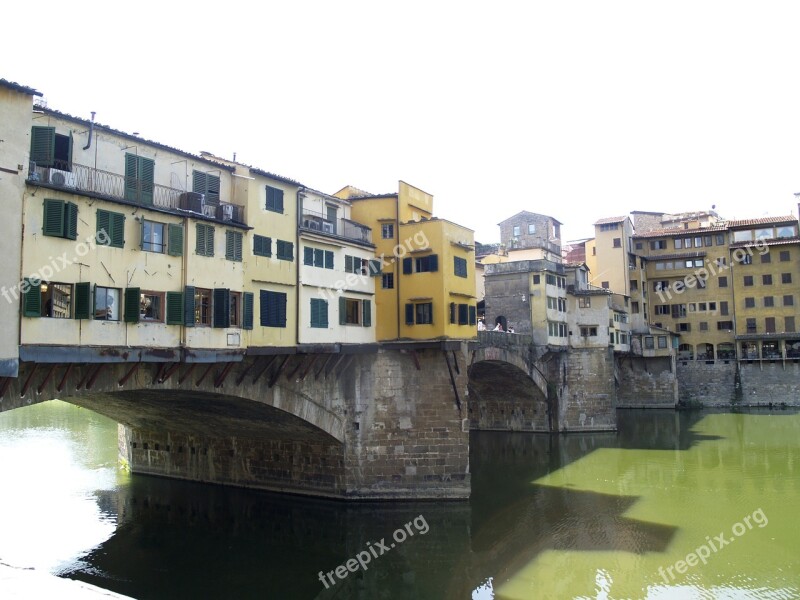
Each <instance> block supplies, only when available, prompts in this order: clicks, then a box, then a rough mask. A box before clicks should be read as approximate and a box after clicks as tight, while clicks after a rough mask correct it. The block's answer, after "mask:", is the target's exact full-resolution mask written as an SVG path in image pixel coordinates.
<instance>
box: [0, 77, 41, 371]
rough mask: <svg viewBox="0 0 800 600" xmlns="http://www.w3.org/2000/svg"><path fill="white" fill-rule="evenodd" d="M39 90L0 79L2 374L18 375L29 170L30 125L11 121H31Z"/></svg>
mask: <svg viewBox="0 0 800 600" xmlns="http://www.w3.org/2000/svg"><path fill="white" fill-rule="evenodd" d="M41 95H42V94H41V93H39V92H37V91H36V90H34V89H32V88H29V87H26V86H23V85H19V84H16V83H13V82H10V81H6V80H5V79H0V123H4V124H9V126H4V127H3V129H2V131H3V134H2V137H3V141H2V142H0V198H3V200H4V202H3V205H4V206H3V220H2V222H1V223H0V256H2V257H3V268H2V269H0V295H2V296H3V300H2V301H0V322H2V323H3V328H2V332H0V377H16V376H17V373H18V367H19V318H18V316H19V300H18V298H19V293H20V278H21V273H20V269H19V264H20V258H21V251H22V228H21V227H20V224H21V223H22V203H21V202H18V201H16V199H17V198H22V197H23V194H24V193H25V176H26V173H27V171H28V153H29V147H30V128H29V127H24V126H22V127H20V126H10V124H20V123H30V120H31V110H32V107H33V99H34V98H35V97H40V96H41Z"/></svg>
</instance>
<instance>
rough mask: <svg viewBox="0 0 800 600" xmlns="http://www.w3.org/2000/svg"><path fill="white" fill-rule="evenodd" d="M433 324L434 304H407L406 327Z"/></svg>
mask: <svg viewBox="0 0 800 600" xmlns="http://www.w3.org/2000/svg"><path fill="white" fill-rule="evenodd" d="M432 323H433V303H432V302H420V303H417V304H406V325H414V324H417V325H431V324H432Z"/></svg>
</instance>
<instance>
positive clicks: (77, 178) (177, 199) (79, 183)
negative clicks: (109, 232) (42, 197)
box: [28, 161, 244, 224]
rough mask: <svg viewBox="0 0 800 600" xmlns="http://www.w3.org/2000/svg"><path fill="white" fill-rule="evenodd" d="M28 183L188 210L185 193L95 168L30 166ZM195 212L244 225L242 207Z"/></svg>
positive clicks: (223, 204)
mask: <svg viewBox="0 0 800 600" xmlns="http://www.w3.org/2000/svg"><path fill="white" fill-rule="evenodd" d="M28 181H30V182H41V183H45V184H48V185H51V186H54V187H59V188H64V189H65V190H74V191H76V192H79V193H80V192H83V193H90V194H97V195H99V196H104V197H107V198H110V199H112V200H113V199H116V200H125V201H127V202H133V203H135V204H139V205H141V206H151V207H154V208H160V209H165V210H171V211H175V212H179V211H180V212H181V213H182V214H184V213H185V211H186V210H189V207H188V206H187V203H186V201H185V197H186V192H185V191H184V190H179V189H175V188H170V187H167V186H164V185H159V184H157V183H150V182H147V181H143V180H141V179H138V178H135V177H126V176H124V175H119V174H117V173H110V172H108V171H103V170H101V169H95V168H94V167H87V166H85V165H79V164H76V163H72V164H68V163H61V162H60V161H55V162H54V165H53V166H52V167H42V166H39V165H37V164H36V163H34V162H32V163H31V164H30V168H29V170H28ZM198 208H199V210H196V211H195V212H197V213H198V214H201V213H200V211H202V214H203V215H204V216H206V217H208V218H212V219H215V220H218V221H229V222H234V223H240V224H244V206H241V205H238V204H231V203H229V202H220V203H219V204H214V205H211V204H209V205H207V206H199V205H198Z"/></svg>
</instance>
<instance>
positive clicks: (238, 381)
mask: <svg viewBox="0 0 800 600" xmlns="http://www.w3.org/2000/svg"><path fill="white" fill-rule="evenodd" d="M257 362H258V358H254V359H253V360H251V361H250V363H249V364H248V365H247V366H246V367H245V368H244V369H242V372H241V373H239V376H238V377H237V378H236V381H235V382H234V384H235V385H236V386H237V387H238V386H240V385H242V382H243V381H244V378H245V377H247V374H248V373H249V372H250V371H252V370H253V367H255V366H256V363H257Z"/></svg>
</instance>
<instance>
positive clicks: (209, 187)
mask: <svg viewBox="0 0 800 600" xmlns="http://www.w3.org/2000/svg"><path fill="white" fill-rule="evenodd" d="M219 187H220V186H219V177H218V176H217V175H208V174H207V175H206V201H207V202H210V203H211V204H219Z"/></svg>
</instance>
